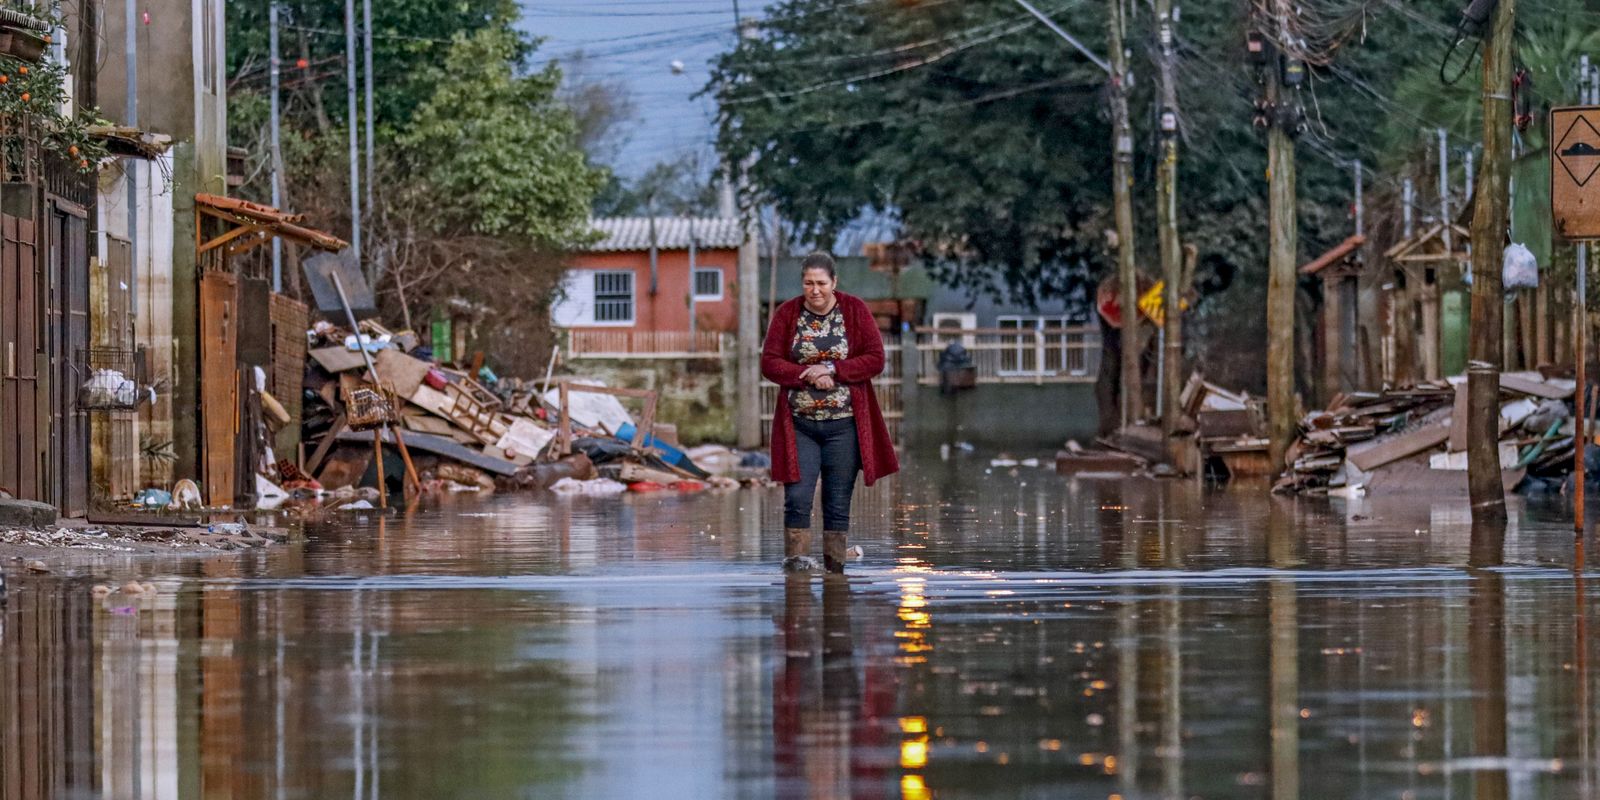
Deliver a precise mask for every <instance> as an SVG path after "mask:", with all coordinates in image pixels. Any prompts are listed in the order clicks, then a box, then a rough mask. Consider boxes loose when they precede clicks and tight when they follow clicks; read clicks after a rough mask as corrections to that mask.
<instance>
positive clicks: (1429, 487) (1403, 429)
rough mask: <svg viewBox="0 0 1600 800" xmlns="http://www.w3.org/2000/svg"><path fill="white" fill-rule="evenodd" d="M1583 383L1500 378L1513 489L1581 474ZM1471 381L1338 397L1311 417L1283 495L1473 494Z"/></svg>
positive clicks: (1505, 472) (1503, 447)
mask: <svg viewBox="0 0 1600 800" xmlns="http://www.w3.org/2000/svg"><path fill="white" fill-rule="evenodd" d="M1575 387H1576V384H1575V383H1574V382H1573V381H1572V380H1569V379H1566V378H1560V377H1545V376H1544V375H1542V374H1540V373H1538V372H1508V373H1502V374H1501V376H1500V442H1499V454H1500V467H1501V470H1502V479H1503V482H1504V484H1505V486H1506V488H1507V489H1513V488H1515V489H1518V490H1519V491H1544V490H1552V489H1554V490H1559V489H1560V487H1561V486H1562V484H1563V482H1564V481H1565V480H1566V478H1567V476H1568V474H1569V473H1570V472H1571V471H1572V462H1573V456H1574V447H1575V444H1574V436H1573V422H1574V419H1573V417H1574V414H1573V409H1572V407H1571V405H1570V403H1569V401H1570V400H1571V398H1572V397H1573V393H1574V391H1575ZM1466 395H1467V389H1466V378H1465V377H1464V376H1459V375H1458V376H1454V377H1451V378H1447V379H1442V380H1437V381H1428V382H1423V383H1419V384H1416V385H1413V386H1407V387H1403V388H1399V389H1388V390H1384V391H1380V392H1351V393H1348V394H1343V395H1340V396H1338V397H1335V398H1334V400H1333V402H1331V403H1329V405H1328V408H1327V409H1326V410H1323V411H1313V412H1311V413H1309V414H1307V415H1306V416H1305V417H1304V418H1303V419H1302V420H1301V421H1300V427H1299V438H1298V439H1296V440H1295V442H1294V443H1293V444H1292V445H1291V446H1290V448H1289V450H1288V453H1287V454H1286V456H1285V461H1286V462H1287V464H1288V465H1289V469H1288V470H1287V471H1285V473H1284V475H1283V477H1282V478H1280V479H1279V481H1278V483H1277V485H1276V486H1275V487H1274V489H1275V491H1290V492H1328V493H1330V494H1345V495H1352V496H1360V495H1364V494H1398V493H1405V492H1418V491H1423V492H1462V493H1464V492H1465V491H1466V485H1467V484H1466V480H1467V479H1466V474H1467V453H1466V449H1467V431H1466V403H1467V400H1466Z"/></svg>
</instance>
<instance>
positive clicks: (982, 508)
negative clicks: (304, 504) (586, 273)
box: [0, 457, 1600, 800]
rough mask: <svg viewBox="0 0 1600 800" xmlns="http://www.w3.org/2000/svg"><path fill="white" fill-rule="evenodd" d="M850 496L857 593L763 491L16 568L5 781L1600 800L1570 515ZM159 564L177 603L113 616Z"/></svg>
mask: <svg viewBox="0 0 1600 800" xmlns="http://www.w3.org/2000/svg"><path fill="white" fill-rule="evenodd" d="M857 504H858V505H857V514H856V520H857V522H856V531H855V534H854V539H855V541H857V542H859V543H860V544H862V545H863V546H864V548H865V550H866V555H865V558H864V560H863V561H861V562H859V563H853V564H852V565H851V569H850V574H849V577H848V580H844V581H838V580H829V581H825V580H823V579H821V578H804V579H799V580H790V579H786V578H784V577H783V576H782V575H780V574H779V573H778V572H777V569H776V563H777V561H778V560H779V558H780V556H781V550H782V544H781V536H780V534H779V525H780V515H781V493H779V492H778V491H775V490H774V491H770V492H757V491H745V492H740V493H736V494H725V495H701V496H684V497H680V496H675V495H651V496H628V497H624V498H620V499H615V498H614V499H593V498H571V499H563V498H556V497H550V496H537V497H531V496H505V497H497V498H493V499H490V500H488V501H486V502H481V503H472V502H458V503H455V504H453V505H451V506H449V507H447V508H435V509H424V510H420V511H417V512H415V513H413V514H411V515H408V516H407V515H400V516H394V517H390V518H387V519H381V518H379V517H376V516H372V517H352V518H351V519H350V521H349V522H348V523H347V524H341V525H338V526H329V527H321V528H316V529H313V530H310V531H309V532H308V537H307V541H305V542H304V543H303V544H297V545H293V546H289V547H285V548H279V549H276V550H273V551H270V552H266V553H256V554H252V555H249V556H246V557H245V558H244V559H243V560H211V561H186V562H170V563H167V562H155V563H151V562H144V563H142V564H140V565H138V566H136V567H131V568H130V567H112V568H107V569H100V570H91V571H84V572H81V573H77V574H72V575H68V576H46V577H42V578H31V577H28V576H26V575H21V574H18V573H17V571H16V569H15V565H7V567H6V569H7V574H6V578H7V596H6V598H5V605H4V615H3V618H0V619H3V630H0V645H3V650H0V655H3V659H0V661H3V669H4V673H3V675H0V712H3V725H4V728H3V740H0V743H3V746H4V753H3V758H0V799H3V800H12V799H13V798H45V797H62V798H76V797H85V798H87V797H104V798H160V799H161V800H166V799H167V798H208V799H209V798H344V797H349V798H357V799H358V800H359V798H368V797H372V798H376V797H387V798H534V797H539V798H546V797H583V798H591V797H593V798H611V797H656V798H664V797H690V798H712V797H756V798H767V797H818V798H822V797H865V798H888V797H904V798H930V797H939V798H956V797H1041V798H1042V797H1051V798H1110V797H1121V798H1124V799H1125V800H1132V798H1191V797H1198V798H1275V799H1276V800H1290V799H1291V798H1297V797H1303V798H1324V797H1326V798H1495V797H1511V798H1567V797H1570V798H1582V797H1593V796H1596V792H1600V789H1596V784H1597V781H1600V777H1597V775H1596V772H1597V769H1600V761H1597V748H1600V745H1597V739H1596V730H1595V726H1596V713H1595V708H1594V698H1595V696H1596V692H1597V691H1600V686H1597V683H1596V680H1595V675H1594V673H1595V672H1597V671H1600V667H1597V666H1595V662H1596V657H1597V656H1600V648H1597V647H1596V644H1595V641H1594V634H1592V633H1590V632H1588V631H1586V628H1585V623H1586V620H1588V619H1589V618H1591V617H1592V616H1593V615H1594V614H1595V612H1596V610H1597V600H1596V597H1597V596H1600V588H1597V587H1596V586H1595V585H1594V584H1595V583H1597V582H1600V572H1597V571H1596V568H1595V564H1594V563H1593V562H1591V563H1589V564H1588V565H1586V566H1585V567H1584V568H1583V569H1579V570H1574V569H1573V566H1572V565H1573V549H1574V548H1573V536H1572V533H1571V526H1570V522H1565V521H1563V520H1564V517H1563V516H1562V512H1561V510H1560V508H1558V507H1541V506H1534V505H1528V504H1524V503H1522V502H1521V501H1516V502H1514V504H1513V506H1512V514H1511V520H1510V524H1509V527H1508V529H1507V531H1506V545H1505V563H1504V564H1503V565H1502V566H1497V567H1478V566H1469V558H1468V555H1469V547H1468V545H1469V539H1470V525H1469V521H1468V512H1467V509H1466V506H1465V504H1464V503H1463V502H1462V501H1459V500H1453V501H1439V502H1437V503H1432V502H1429V501H1428V500H1426V499H1414V500H1410V501H1408V502H1401V503H1396V502H1388V503H1387V504H1383V505H1379V504H1377V503H1376V502H1373V501H1362V500H1349V501H1344V500H1337V499H1333V500H1330V499H1316V498H1301V499H1296V498H1283V497H1269V496H1267V494H1266V492H1265V490H1264V489H1263V488H1262V487H1234V488H1230V489H1214V488H1205V487H1202V486H1200V485H1198V484H1196V483H1192V482H1186V481H1185V482H1179V481H1166V482H1156V481H1138V480H1120V481H1119V480H1098V481H1097V480H1070V479H1066V478H1061V477H1058V476H1056V475H1055V474H1053V473H1052V472H1050V471H1048V470H1041V469H1028V468H1022V469H1020V470H1018V471H1017V472H1016V473H1015V474H1012V473H1011V472H1010V471H1008V470H990V469H988V468H987V460H986V459H978V458H975V457H973V458H969V459H968V460H965V461H951V462H949V463H942V462H940V461H939V460H938V459H937V458H931V459H929V458H923V459H918V460H915V461H914V463H912V464H911V465H909V467H908V470H907V472H906V473H904V474H902V475H901V476H897V477H896V478H894V479H891V480H890V481H886V482H884V483H883V484H880V485H879V486H878V487H875V488H874V489H873V490H871V491H870V492H868V493H866V494H864V495H861V496H859V497H858V500H857ZM1592 549H1593V548H1591V550H1592ZM133 571H137V572H139V573H140V574H142V575H143V576H144V577H145V578H146V579H148V580H151V581H154V582H155V583H157V584H158V585H159V586H160V587H161V591H160V593H159V594H157V595H156V596H155V597H153V598H146V599H144V600H140V601H138V602H136V603H130V602H127V601H125V600H122V599H119V598H118V596H114V597H113V599H112V600H111V601H109V602H102V601H99V600H96V599H94V598H92V597H91V596H90V592H89V589H90V587H91V586H92V585H93V584H94V583H97V582H102V581H107V580H113V581H116V582H118V583H120V582H122V581H124V580H126V579H127V577H128V576H129V575H130V574H132V572H133ZM1586 583H1588V584H1589V586H1588V588H1587V590H1586Z"/></svg>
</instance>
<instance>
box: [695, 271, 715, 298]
mask: <svg viewBox="0 0 1600 800" xmlns="http://www.w3.org/2000/svg"><path fill="white" fill-rule="evenodd" d="M694 299H696V300H721V299H722V270H720V269H716V268H715V267H710V268H703V267H696V268H695V270H694Z"/></svg>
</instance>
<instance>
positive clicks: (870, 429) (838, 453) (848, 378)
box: [761, 253, 900, 572]
mask: <svg viewBox="0 0 1600 800" xmlns="http://www.w3.org/2000/svg"><path fill="white" fill-rule="evenodd" d="M800 271H801V277H802V283H803V285H804V287H805V291H804V292H803V293H802V294H801V295H800V296H799V297H796V298H794V299H792V300H789V301H788V302H786V303H784V304H783V305H781V306H778V308H777V310H776V311H774V312H773V314H772V326H771V327H770V328H768V329H767V341H766V346H765V347H763V348H762V350H761V374H762V375H764V376H766V378H767V380H769V381H772V382H773V383H776V384H778V407H777V409H776V411H775V412H774V414H773V416H772V479H773V480H775V481H778V482H779V483H782V484H784V492H783V526H784V532H783V568H784V569H785V570H787V571H791V572H798V571H804V570H808V569H810V568H811V567H812V565H813V564H814V563H815V562H813V561H812V560H811V558H810V556H809V555H808V553H809V551H810V550H811V503H812V498H813V497H815V496H816V490H817V479H818V478H821V482H822V560H823V565H824V566H825V567H826V568H827V570H828V571H829V572H843V571H844V557H845V547H846V544H845V538H846V536H847V535H848V532H849V530H850V497H851V495H852V494H854V492H855V486H856V473H857V472H858V471H859V472H861V473H862V476H863V477H864V478H865V479H866V483H867V485H868V486H871V485H872V484H873V483H874V482H876V481H877V480H878V479H879V478H882V477H883V476H885V475H891V474H893V473H894V472H896V471H898V470H899V469H900V462H899V460H898V459H897V458H896V457H895V454H894V443H893V442H891V441H890V440H889V429H888V427H887V426H885V425H884V423H883V412H882V411H880V410H879V409H878V397H877V395H876V394H875V393H874V392H873V391H872V379H873V378H875V377H877V375H878V373H880V372H883V338H882V337H880V336H879V335H878V323H877V321H876V320H874V319H873V318H872V312H871V311H869V310H868V309H867V304H866V303H863V302H862V301H861V300H860V299H859V298H856V297H852V296H850V295H848V294H845V293H844V292H840V291H837V287H838V278H837V276H836V275H835V274H834V266H833V257H832V256H829V255H828V254H827V253H812V254H811V255H809V256H806V258H805V260H804V261H802V262H801V263H800Z"/></svg>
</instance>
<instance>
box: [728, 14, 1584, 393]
mask: <svg viewBox="0 0 1600 800" xmlns="http://www.w3.org/2000/svg"><path fill="white" fill-rule="evenodd" d="M1573 2H1577V0H1546V2H1544V3H1543V5H1545V6H1547V7H1549V8H1548V9H1547V10H1546V9H1538V10H1530V11H1528V12H1527V14H1526V16H1530V17H1531V16H1545V17H1548V18H1549V19H1550V20H1551V21H1552V22H1555V21H1559V20H1561V19H1563V14H1562V13H1561V12H1560V10H1559V8H1556V7H1561V8H1565V7H1566V6H1567V5H1570V4H1572V3H1573ZM1037 5H1038V6H1039V7H1040V8H1041V9H1042V10H1043V11H1044V12H1045V13H1047V14H1048V15H1049V16H1051V17H1052V18H1053V19H1055V20H1056V21H1057V22H1059V23H1060V24H1061V25H1062V26H1063V27H1064V28H1065V29H1067V30H1069V31H1072V32H1074V33H1076V34H1077V35H1078V36H1079V38H1080V39H1081V40H1082V41H1084V42H1085V43H1086V44H1087V45H1088V46H1089V47H1090V48H1092V49H1099V50H1103V49H1104V46H1105V45H1104V31H1105V29H1106V26H1105V24H1104V19H1103V14H1104V8H1103V6H1100V5H1097V4H1093V3H1079V2H1071V1H1070V0H1040V1H1039V2H1037ZM1253 6H1254V4H1250V3H1246V4H1241V3H1238V2H1234V0H1194V2H1189V3H1185V4H1183V8H1182V17H1181V19H1180V21H1179V24H1178V26H1177V38H1178V41H1177V50H1178V53H1179V57H1178V64H1177V77H1178V81H1179V84H1178V92H1179V96H1180V105H1181V108H1182V114H1181V118H1180V134H1179V135H1180V142H1181V147H1182V148H1183V158H1182V161H1181V164H1180V174H1179V176H1178V185H1179V186H1180V187H1181V188H1180V192H1179V225H1180V228H1181V232H1182V237H1183V240H1184V242H1186V243H1188V244H1193V245H1195V246H1196V247H1197V248H1198V250H1199V254H1200V255H1199V267H1200V269H1199V274H1198V276H1197V279H1198V284H1199V287H1200V289H1201V291H1202V298H1201V302H1200V303H1199V305H1198V308H1197V310H1196V312H1195V314H1194V319H1193V322H1192V325H1193V326H1194V329H1193V333H1194V335H1193V336H1191V337H1189V338H1188V343H1189V344H1190V346H1191V348H1192V350H1191V352H1192V353H1193V354H1194V355H1196V356H1198V357H1199V363H1200V364H1201V367H1202V368H1203V369H1204V370H1206V372H1207V373H1208V375H1210V376H1211V377H1213V378H1215V379H1217V380H1220V381H1223V382H1225V383H1228V384H1231V385H1235V386H1239V387H1240V388H1246V389H1254V388H1257V387H1259V386H1261V385H1262V364H1260V363H1259V362H1258V361H1257V360H1254V359H1239V358H1237V357H1236V356H1237V353H1238V352H1239V351H1240V350H1241V348H1245V349H1248V348H1250V347H1252V346H1253V344H1252V343H1263V342H1264V341H1265V336H1264V333H1265V330H1264V315H1263V311H1262V310H1263V309H1264V307H1265V304H1264V296H1265V287H1266V283H1267V281H1266V252H1265V245H1266V241H1267V230H1266V224H1267V223H1266V213H1265V209H1266V188H1267V179H1266V159H1265V145H1264V142H1263V139H1262V137H1261V135H1260V134H1259V132H1258V131H1257V130H1255V129H1254V128H1253V126H1252V121H1251V119H1252V107H1253V104H1254V102H1255V100H1256V99H1257V97H1259V95H1260V88H1259V84H1258V83H1257V73H1256V71H1255V70H1254V69H1253V68H1252V67H1251V66H1250V65H1248V63H1247V59H1246V54H1245V48H1244V42H1245V33H1246V31H1247V30H1249V29H1251V28H1252V27H1258V28H1259V27H1261V26H1262V25H1263V22H1262V20H1261V19H1260V18H1259V17H1258V18H1254V19H1253V18H1252V16H1251V15H1252V13H1253V12H1252V11H1251V9H1252V8H1253ZM1459 7H1460V3H1458V2H1455V0H1309V2H1306V3H1302V4H1299V6H1298V8H1299V9H1300V17H1299V19H1300V21H1301V22H1302V23H1304V24H1308V25H1309V24H1312V23H1311V22H1305V21H1306V20H1311V21H1313V22H1314V23H1315V25H1317V26H1319V27H1317V29H1316V30H1315V31H1314V35H1313V36H1311V37H1309V38H1311V39H1312V40H1313V41H1312V42H1311V44H1310V45H1309V47H1311V49H1314V50H1315V51H1316V53H1317V55H1318V59H1317V60H1316V61H1315V62H1314V63H1312V64H1310V75H1309V78H1308V81H1307V83H1306V85H1305V86H1304V87H1303V88H1302V89H1300V90H1299V101H1300V104H1301V105H1303V107H1304V109H1305V115H1306V125H1305V129H1304V131H1303V133H1302V134H1301V136H1300V147H1299V153H1300V157H1299V164H1298V168H1297V172H1298V184H1299V185H1298V204H1299V217H1300V241H1301V248H1302V249H1301V253H1300V257H1301V258H1302V259H1303V260H1309V259H1310V258H1313V257H1315V256H1316V255H1317V254H1318V253H1321V252H1322V251H1323V250H1325V249H1326V248H1328V247H1331V246H1333V245H1334V244H1337V243H1338V242H1339V241H1340V240H1342V239H1344V238H1345V237H1346V236H1348V235H1349V234H1350V233H1351V231H1352V220H1351V203H1352V188H1351V187H1352V178H1351V167H1352V162H1353V160H1354V159H1358V158H1359V159H1361V160H1362V162H1363V163H1364V164H1366V165H1367V166H1368V168H1369V170H1370V169H1371V168H1372V166H1373V165H1387V166H1393V165H1395V164H1397V163H1400V162H1403V161H1404V160H1405V158H1406V156H1405V155H1400V154H1398V151H1397V150H1396V148H1397V146H1398V143H1397V140H1396V138H1395V137H1390V136H1388V135H1383V134H1381V131H1380V129H1387V127H1388V126H1391V125H1393V126H1409V127H1410V128H1411V129H1413V130H1417V129H1421V128H1431V127H1433V126H1434V125H1436V124H1439V123H1438V122H1436V119H1437V117H1436V116H1435V113H1434V112H1433V111H1431V110H1429V108H1428V106H1427V105H1426V104H1419V103H1415V102H1413V101H1407V100H1402V99H1400V96H1399V95H1398V94H1397V86H1398V84H1399V82H1401V81H1402V80H1403V79H1406V77H1407V76H1411V75H1416V74H1421V73H1422V72H1424V71H1427V70H1431V71H1432V73H1433V74H1434V75H1435V78H1434V88H1435V89H1437V82H1438V80H1437V77H1436V76H1437V72H1438V67H1439V60H1440V58H1441V57H1442V56H1443V55H1444V53H1445V50H1446V49H1447V47H1448V45H1449V40H1450V37H1451V36H1452V35H1453V25H1454V23H1455V20H1456V19H1457V18H1458V16H1459V13H1460V8H1459ZM1130 11H1131V20H1130V34H1129V41H1130V47H1131V49H1132V50H1133V61H1132V63H1133V71H1134V76H1135V82H1134V85H1133V93H1132V97H1131V100H1130V103H1131V105H1132V107H1133V108H1134V127H1135V149H1136V164H1135V167H1136V169H1135V173H1136V174H1135V186H1134V202H1135V211H1136V214H1137V215H1138V216H1139V220H1140V222H1139V225H1138V226H1137V228H1138V230H1139V231H1141V236H1142V237H1153V235H1154V230H1155V226H1154V224H1153V221H1154V216H1153V206H1154V194H1155V193H1154V188H1153V178H1154V173H1155V167H1156V156H1157V153H1158V149H1157V147H1156V142H1157V141H1158V132H1157V131H1156V130H1155V127H1156V126H1155V123H1156V120H1157V118H1158V111H1159V109H1158V107H1157V106H1158V99H1157V93H1156V91H1155V88H1156V87H1155V83H1156V82H1155V81H1154V80H1153V76H1154V75H1155V67H1154V63H1153V58H1154V56H1155V54H1156V53H1157V50H1158V48H1157V47H1156V42H1155V29H1156V26H1155V25H1154V24H1153V17H1152V14H1151V12H1150V10H1149V8H1148V7H1147V6H1146V5H1145V4H1142V3H1138V2H1133V3H1131V4H1130ZM1257 13H1259V12H1257ZM1105 84H1106V76H1105V74H1104V73H1103V72H1101V71H1099V70H1098V69H1096V68H1095V67H1094V66H1093V65H1092V64H1090V63H1089V62H1088V60H1086V59H1085V58H1084V57H1083V56H1082V55H1080V54H1079V53H1077V52H1075V51H1074V50H1073V49H1072V48H1071V47H1069V46H1068V45H1067V44H1066V43H1064V42H1063V41H1061V40H1060V39H1059V38H1057V37H1056V36H1055V35H1054V34H1053V33H1051V32H1050V31H1049V30H1047V29H1046V28H1044V27H1043V26H1042V25H1040V24H1039V23H1038V22H1037V21H1036V20H1034V19H1033V18H1032V17H1031V16H1029V15H1028V14H1027V13H1026V12H1025V11H1023V10H1022V9H1021V8H1020V7H1018V6H1017V5H1016V3H1014V2H1013V0H972V1H971V2H960V3H956V2H943V1H942V0H920V2H916V1H913V0H867V2H858V3H838V2H830V1H829V0H787V2H783V3H779V4H777V5H776V6H774V7H772V8H771V9H770V10H769V14H768V17H767V19H766V20H765V21H764V22H763V26H762V29H761V35H760V37H759V38H757V39H755V40H749V41H745V42H742V43H741V45H740V46H739V48H738V49H737V50H735V51H733V52H730V53H727V54H725V55H724V56H723V57H721V58H720V59H719V60H718V62H717V64H716V70H715V72H714V74H713V81H712V84H711V85H710V86H709V87H708V91H710V92H711V93H713V94H714V96H715V97H716V98H717V100H718V103H719V106H720V109H721V111H722V117H721V128H720V136H719V147H720V148H721V150H722V152H723V153H724V154H725V155H726V156H727V157H729V158H732V159H737V158H743V157H745V156H746V155H748V154H754V158H755V162H754V166H753V169H752V177H753V182H754V184H755V185H756V186H758V187H760V191H761V192H762V193H763V195H764V197H765V198H766V199H769V200H770V201H771V202H774V203H775V204H776V205H777V206H778V209H779V211H780V212H781V213H782V214H783V215H784V218H785V220H786V221H788V222H793V223H795V224H798V225H801V226H803V227H804V229H805V230H807V231H808V232H810V233H811V234H812V235H813V237H814V238H816V239H817V240H819V241H826V240H828V239H829V238H830V236H829V234H830V233H831V231H833V230H836V229H838V227H840V226H841V225H843V224H844V223H845V222H847V221H848V220H849V219H851V218H853V217H855V216H856V215H857V214H858V213H859V212H860V210H861V209H863V208H874V209H879V210H885V211H893V212H895V213H897V214H898V216H899V218H900V219H901V220H902V223H903V224H902V236H903V237H904V238H905V239H908V240H912V241H915V242H918V243H919V244H920V245H921V247H922V250H923V253H924V254H925V256H926V257H927V258H928V259H929V260H930V261H931V262H932V263H933V264H934V266H935V267H936V268H937V269H938V271H939V272H940V274H941V275H942V277H943V278H944V279H945V280H947V281H948V282H949V283H951V284H953V285H957V286H965V287H969V288H971V289H972V290H974V291H984V292H989V293H991V294H994V295H999V296H1002V297H1005V298H1007V299H1010V300H1013V301H1021V302H1027V301H1029V300H1031V299H1033V298H1040V299H1043V298H1050V297H1061V296H1070V295H1071V294H1073V292H1074V290H1075V289H1076V288H1077V287H1078V286H1079V285H1081V284H1082V282H1084V281H1085V280H1092V279H1095V278H1098V276H1100V275H1105V274H1109V271H1110V266H1111V258H1110V257H1109V256H1110V253H1109V251H1108V249H1107V248H1106V246H1105V234H1104V232H1105V231H1106V230H1108V229H1110V228H1111V227H1112V225H1111V221H1110V219H1111V215H1110V206H1111V202H1110V201H1111V197H1110V194H1111V193H1110V171H1111V170H1110V165H1111V152H1110V136H1109V122H1108V117H1107V114H1106V111H1105V108H1106V102H1105V96H1104V95H1105V90H1104V87H1105ZM1406 146H1407V147H1409V148H1413V149H1414V147H1415V142H1414V141H1411V142H1406ZM1397 185H1398V180H1397V179H1395V177H1394V175H1393V174H1392V173H1389V174H1378V175H1370V174H1369V176H1368V185H1367V189H1368V197H1367V199H1368V201H1369V208H1372V207H1376V206H1377V204H1378V203H1380V202H1383V201H1386V200H1387V198H1389V197H1392V196H1393V195H1394V194H1397V192H1395V187H1396V186H1397ZM1374 216H1376V215H1375V214H1373V213H1372V212H1369V219H1371V218H1373V217H1374ZM1155 249H1156V248H1155V246H1154V241H1153V240H1152V241H1140V242H1139V243H1138V251H1139V252H1140V253H1147V254H1149V253H1154V252H1155ZM1150 263H1151V264H1153V262H1150ZM1144 269H1145V271H1146V272H1147V273H1149V274H1151V275H1153V274H1154V268H1153V266H1150V265H1147V266H1146V267H1145V268H1144ZM1314 292H1315V288H1314V287H1306V289H1305V290H1304V291H1303V292H1302V302H1301V305H1302V308H1305V309H1307V310H1309V307H1310V306H1311V304H1312V302H1313V300H1314ZM1308 343H1309V342H1308ZM1297 361H1298V362H1301V363H1302V367H1304V366H1305V365H1306V364H1309V363H1310V359H1309V358H1301V359H1297Z"/></svg>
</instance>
